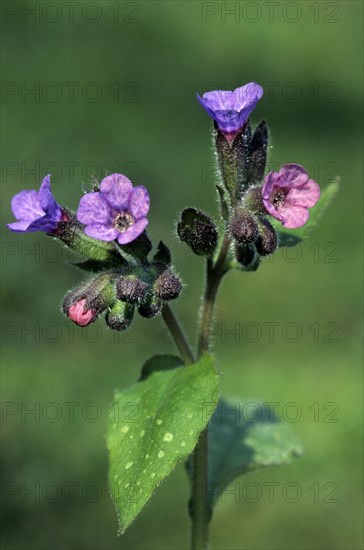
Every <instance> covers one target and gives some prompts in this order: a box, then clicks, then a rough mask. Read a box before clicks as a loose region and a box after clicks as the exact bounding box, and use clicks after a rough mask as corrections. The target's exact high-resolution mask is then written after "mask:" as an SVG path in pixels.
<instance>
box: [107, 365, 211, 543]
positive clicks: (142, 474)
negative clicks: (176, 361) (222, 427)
mask: <svg viewBox="0 0 364 550" xmlns="http://www.w3.org/2000/svg"><path fill="white" fill-rule="evenodd" d="M154 369H155V365H154ZM218 392H219V378H218V375H217V373H216V370H215V366H214V363H213V359H212V358H211V356H209V355H205V356H204V357H202V358H201V360H200V361H198V363H195V364H194V365H190V366H187V367H182V368H174V369H172V370H160V371H158V370H157V371H156V370H155V371H154V372H152V374H150V376H148V378H146V379H145V380H143V381H140V382H137V383H136V384H134V385H133V386H132V387H131V388H129V389H127V390H124V391H122V392H117V393H116V394H115V401H114V404H113V406H112V408H111V413H110V424H109V432H108V438H107V444H108V449H109V462H110V468H109V486H110V489H111V494H112V497H113V499H114V501H115V504H116V508H117V510H118V515H119V523H120V531H121V532H124V531H125V530H126V529H127V527H128V526H129V525H130V524H131V522H132V521H133V520H134V519H135V517H136V516H137V515H138V513H139V512H140V510H141V509H142V508H143V506H144V505H145V504H146V502H147V501H148V499H149V498H150V497H151V496H152V494H153V491H154V490H155V488H156V487H157V485H158V484H159V483H160V482H161V481H162V480H163V479H164V478H165V477H166V476H168V474H169V473H170V472H171V471H172V470H173V468H174V467H175V465H176V463H177V462H178V461H179V460H182V459H185V458H186V457H187V456H188V455H189V454H190V453H191V452H192V451H193V449H194V447H195V446H196V444H197V440H198V436H199V434H200V432H201V431H202V430H203V428H204V427H205V426H206V424H207V422H208V420H209V418H210V416H211V413H212V411H213V410H214V408H215V407H216V404H217V401H218Z"/></svg>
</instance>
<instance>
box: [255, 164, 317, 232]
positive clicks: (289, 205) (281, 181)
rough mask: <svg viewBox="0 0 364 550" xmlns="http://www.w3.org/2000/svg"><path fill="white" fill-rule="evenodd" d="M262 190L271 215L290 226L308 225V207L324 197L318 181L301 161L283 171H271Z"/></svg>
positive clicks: (267, 209)
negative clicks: (309, 173) (312, 178)
mask: <svg viewBox="0 0 364 550" xmlns="http://www.w3.org/2000/svg"><path fill="white" fill-rule="evenodd" d="M262 193H263V204H264V207H265V209H266V211H267V212H268V214H270V215H271V216H273V218H276V219H277V220H279V221H280V222H282V224H283V225H284V227H287V228H289V229H294V228H295V227H301V226H302V225H305V223H306V222H307V220H308V218H309V212H308V208H312V206H314V205H315V204H316V203H317V201H318V200H319V198H320V188H319V186H318V184H317V183H316V182H315V181H314V180H311V179H309V177H308V174H307V172H306V170H305V169H304V168H303V167H302V166H300V165H299V164H285V165H284V166H282V168H281V169H280V170H279V172H270V173H269V174H268V175H267V176H266V177H265V178H264V185H263V189H262Z"/></svg>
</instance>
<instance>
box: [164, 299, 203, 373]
mask: <svg viewBox="0 0 364 550" xmlns="http://www.w3.org/2000/svg"><path fill="white" fill-rule="evenodd" d="M162 317H163V319H164V322H165V323H166V325H167V327H168V329H169V332H170V333H171V335H172V338H173V340H174V342H175V344H176V347H177V349H178V351H179V353H180V355H181V359H182V360H183V362H184V363H185V364H186V365H191V364H192V363H194V362H195V358H194V356H193V353H192V351H191V348H190V345H189V343H188V341H187V338H186V336H185V333H184V332H183V330H182V327H181V325H180V324H179V322H178V320H177V318H176V316H175V315H174V313H173V311H172V309H171V308H170V306H169V305H168V304H166V303H165V304H164V306H163V309H162Z"/></svg>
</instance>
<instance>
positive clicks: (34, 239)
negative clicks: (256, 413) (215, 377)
mask: <svg viewBox="0 0 364 550" xmlns="http://www.w3.org/2000/svg"><path fill="white" fill-rule="evenodd" d="M72 6H73V7H72ZM2 7H3V17H2V21H3V22H2V36H3V51H2V69H3V89H2V91H3V100H2V101H3V103H2V111H3V117H2V141H3V145H2V201H1V202H2V205H1V207H2V211H3V221H4V223H5V222H9V221H11V220H12V216H11V212H10V208H9V203H10V199H11V196H12V195H13V194H15V193H17V192H19V191H20V190H22V189H23V188H28V189H29V188H30V189H31V188H38V186H39V183H40V180H41V177H42V176H43V175H45V174H47V173H49V172H50V173H51V174H52V181H53V190H54V194H55V196H56V198H57V200H58V202H60V203H61V204H66V205H68V206H69V207H71V208H76V207H77V204H78V200H79V197H80V192H81V186H82V185H83V184H85V183H86V182H87V181H88V180H89V179H90V177H92V175H94V174H96V175H97V176H103V175H105V174H106V173H108V172H113V171H119V172H122V173H125V174H126V175H128V176H129V177H131V178H132V179H133V181H134V182H135V183H140V184H141V183H142V184H144V185H146V186H147V187H148V189H149V191H150V195H151V205H152V207H151V212H150V216H149V219H150V226H149V227H150V233H151V235H152V237H153V238H154V239H155V241H157V240H158V239H160V238H163V240H165V241H166V242H167V243H168V244H169V245H170V246H171V248H172V251H173V256H174V260H175V265H176V266H177V269H178V270H179V272H180V274H181V275H182V276H183V280H184V282H185V290H184V293H183V297H182V298H181V299H180V300H179V301H178V303H177V304H176V305H175V309H176V312H177V314H178V316H179V317H180V319H181V321H182V322H183V323H184V325H185V326H186V328H187V330H188V332H189V334H190V338H191V341H192V342H195V340H196V320H197V314H198V313H197V309H198V304H199V296H200V292H201V288H202V273H203V267H202V262H201V261H200V259H198V258H195V257H192V255H191V254H190V252H189V251H188V249H187V248H186V247H185V246H184V245H179V244H178V241H177V238H176V236H175V229H174V228H175V223H176V219H177V216H178V212H179V211H181V209H183V208H184V207H186V206H197V207H200V208H202V209H204V210H206V211H207V212H210V213H211V214H214V215H215V214H216V212H217V205H216V199H215V194H214V183H215V182H216V178H215V176H214V170H213V155H212V148H211V140H210V136H209V131H210V127H211V121H210V120H209V119H208V117H207V115H206V114H205V112H204V111H203V110H202V108H201V107H200V106H199V104H198V103H197V101H196V99H195V93H196V91H198V92H200V93H201V92H204V91H207V90H212V89H217V88H223V89H233V88H234V87H237V86H239V85H241V84H244V83H246V82H250V81H256V82H258V83H260V84H261V85H263V87H264V88H265V95H264V96H263V99H262V100H261V101H260V103H259V105H258V106H257V108H256V110H255V111H254V113H253V117H252V119H253V123H254V124H256V123H258V122H259V121H260V120H261V119H262V118H265V119H266V120H267V121H268V122H269V124H270V128H271V145H272V148H271V150H270V165H271V167H278V166H280V165H281V164H283V163H285V162H298V163H301V164H303V165H304V166H305V167H307V168H308V169H309V171H310V174H311V175H312V177H315V178H316V179H317V180H318V181H319V182H320V184H321V185H322V187H325V185H328V184H329V183H330V181H332V180H333V178H334V177H335V175H336V174H340V176H341V179H342V188H341V191H340V193H339V195H338V196H337V198H336V200H335V202H334V203H333V204H332V206H331V208H330V211H329V212H328V213H327V214H326V215H325V218H324V219H323V220H322V222H321V224H320V225H319V227H318V228H317V229H315V231H314V232H313V233H312V236H311V239H310V241H309V242H307V243H305V244H304V245H303V246H301V247H300V248H299V249H297V250H296V252H295V251H293V249H291V250H290V251H289V252H288V255H287V254H284V253H282V251H278V252H277V254H276V255H275V257H274V260H270V261H265V262H264V263H263V264H262V265H261V267H260V269H259V270H258V272H257V273H254V274H242V273H238V272H234V273H231V274H230V275H229V278H228V280H225V284H224V285H223V287H222V290H221V294H220V296H219V302H218V308H217V312H216V322H217V325H216V335H215V338H214V352H215V353H216V355H217V357H218V362H219V366H220V370H221V373H222V376H223V382H222V389H223V392H224V394H225V395H227V396H229V395H233V396H239V395H241V396H245V397H248V398H249V397H250V398H252V399H253V398H254V399H261V400H263V401H266V402H275V403H277V405H276V411H277V412H278V413H279V414H283V415H284V416H285V419H286V421H291V423H292V428H293V429H294V430H295V432H296V433H297V435H298V436H299V437H300V438H301V440H302V442H303V445H304V447H305V454H304V455H303V456H302V457H301V458H299V459H297V460H295V461H294V462H293V463H292V464H291V465H290V466H286V467H281V468H275V469H274V468H271V469H267V470H264V471H260V472H258V473H256V474H249V475H247V476H245V477H241V478H239V480H238V481H239V483H240V484H241V486H243V485H244V483H247V482H254V483H256V484H258V486H259V487H260V489H261V491H262V496H261V498H259V499H258V502H249V501H248V500H249V497H248V498H242V497H241V498H240V499H239V502H235V497H234V496H232V495H228V496H227V497H226V502H220V503H219V505H218V507H217V509H216V512H215V516H214V521H213V524H212V532H211V539H212V546H213V547H214V548H221V549H237V548H239V549H242V548H244V549H267V550H270V549H276V548H280V549H287V550H288V549H289V550H292V549H297V550H298V549H317V550H323V549H325V550H326V549H340V550H341V549H345V550H349V549H353V550H354V549H355V550H357V549H359V548H362V537H361V527H362V518H361V511H362V499H361V475H362V459H361V454H360V453H361V418H362V411H361V400H362V386H361V341H362V338H361V326H360V321H361V282H362V277H361V274H362V272H361V266H362V264H361V250H362V243H361V242H360V238H361V232H360V226H361V216H362V212H361V207H360V201H359V194H360V193H361V188H362V181H363V174H362V142H361V113H362V95H361V84H362V79H361V78H360V75H362V54H361V42H362V33H363V31H362V16H363V14H362V3H361V2H359V1H358V2H355V1H343V2H310V1H301V2H273V3H271V2H263V3H261V2H259V3H258V2H226V3H224V2H223V3H220V2H193V1H184V2H183V1H182V2H180V1H173V2H159V1H146V2H144V1H142V2H117V1H113V2H108V1H104V2H70V3H64V2H20V3H14V2H4V3H3V6H2ZM229 10H230V11H229ZM30 90H34V93H31V92H30ZM3 227H4V225H3ZM2 239H3V241H2V270H3V278H2V280H3V289H2V348H3V349H2V382H3V384H2V392H3V394H2V399H3V401H4V409H3V422H2V436H3V456H2V461H3V495H2V508H3V517H4V520H5V524H4V527H5V528H4V529H3V539H2V544H3V547H4V548H6V549H24V550H25V549H27V550H28V549H36V550H43V549H46V548H54V549H57V550H60V549H86V548H87V549H95V550H96V549H105V550H106V549H107V550H111V549H146V550H147V549H156V548H161V549H172V548H174V549H182V548H187V547H188V544H189V518H188V515H187V511H186V502H187V499H188V492H189V491H188V486H187V479H186V475H185V472H184V468H183V465H181V464H180V465H179V466H178V467H177V468H176V470H175V472H174V473H173V474H172V475H171V476H170V478H169V479H168V480H167V481H166V482H165V483H164V484H162V485H161V486H160V487H159V488H158V490H157V491H156V493H155V495H154V496H153V498H152V499H151V501H150V502H149V504H148V506H147V507H146V509H145V510H144V511H143V512H142V513H141V515H140V516H139V517H138V519H137V520H136V521H135V523H134V524H133V525H132V527H131V528H130V529H129V531H128V532H127V533H126V534H125V535H123V536H122V537H121V538H118V537H117V536H116V531H117V520H116V514H115V511H114V508H113V504H112V502H111V499H110V498H109V496H108V494H107V484H106V474H107V455H106V446H105V439H104V434H105V431H106V425H107V408H108V405H109V404H110V403H111V401H112V394H113V391H114V389H116V388H118V389H121V388H124V387H126V386H128V385H130V384H131V383H133V382H134V381H135V380H136V379H137V378H138V374H139V369H140V367H141V365H142V364H143V362H144V361H145V360H146V359H147V358H149V357H150V356H151V355H152V354H154V353H156V352H166V353H168V352H172V351H173V343H172V342H171V340H170V338H169V336H168V335H167V334H166V331H165V328H164V326H163V324H162V321H161V319H155V320H152V321H145V320H142V319H141V318H140V317H138V318H136V322H135V327H134V330H133V332H132V333H126V334H122V335H120V336H117V337H115V335H114V334H113V333H111V332H108V331H107V330H106V329H105V327H104V324H103V322H102V320H100V321H98V323H97V324H96V325H94V326H91V327H89V329H86V331H83V330H81V329H78V328H77V327H73V326H70V325H71V324H70V323H69V322H68V321H66V319H65V318H63V316H62V314H61V312H60V305H61V303H62V297H63V295H64V294H65V292H66V291H67V290H68V289H69V288H71V287H72V286H73V285H76V284H77V283H78V281H80V280H82V277H83V274H82V273H81V272H78V271H77V270H76V269H73V268H71V267H69V266H68V265H67V262H69V261H70V260H72V256H70V254H69V253H67V251H61V247H59V245H58V243H56V242H53V241H51V240H50V239H48V238H47V237H46V236H45V235H44V234H29V235H21V234H12V233H10V232H7V231H5V230H3V231H2ZM296 253H297V256H296ZM272 322H274V323H276V325H275V327H276V328H275V334H274V338H269V333H268V329H269V325H267V323H272ZM236 323H237V324H238V325H236ZM246 323H253V324H252V325H249V326H247V325H246ZM270 326H272V325H270ZM257 327H258V328H257ZM234 328H237V329H238V330H239V335H238V336H235V337H234V336H233V335H229V334H227V333H226V330H232V329H234ZM256 331H258V332H256ZM259 331H261V333H259ZM297 331H298V332H297ZM254 340H256V341H254ZM290 403H293V404H294V405H293V406H292V408H289V407H290V406H289V404H290ZM72 409H73V414H72ZM30 410H35V413H34V414H31V413H30V412H29V411H30ZM27 411H28V413H27ZM295 411H298V413H297V414H298V418H297V421H296V422H292V419H294V418H295ZM289 482H290V483H293V484H295V486H298V487H299V488H300V490H301V493H302V494H301V496H300V498H299V499H298V501H297V502H290V497H291V500H292V495H291V494H290V493H289V492H288V493H287V487H286V488H285V484H286V483H289ZM271 483H276V485H275V487H276V489H275V494H274V498H273V499H272V498H269V494H268V485H267V484H271ZM32 490H33V491H34V492H33V493H32V492H31V491H32ZM72 492H73V493H74V496H73V498H72ZM287 494H288V498H287ZM292 494H293V493H292ZM70 495H71V497H70ZM250 500H251V499H250Z"/></svg>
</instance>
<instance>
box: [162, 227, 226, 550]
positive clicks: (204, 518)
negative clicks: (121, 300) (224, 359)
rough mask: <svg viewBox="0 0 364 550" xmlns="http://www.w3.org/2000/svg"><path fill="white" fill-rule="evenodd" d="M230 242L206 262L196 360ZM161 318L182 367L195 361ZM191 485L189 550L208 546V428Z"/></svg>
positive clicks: (168, 317)
mask: <svg viewBox="0 0 364 550" xmlns="http://www.w3.org/2000/svg"><path fill="white" fill-rule="evenodd" d="M229 245H230V239H229V237H228V236H225V238H224V241H223V243H222V245H221V249H220V253H219V256H218V258H217V260H216V263H215V264H214V263H213V261H212V259H211V258H208V259H207V261H206V287H205V293H204V298H203V304H202V313H201V325H200V331H199V340H198V359H199V358H200V357H201V356H202V355H203V354H204V353H205V352H206V351H208V349H209V345H210V342H209V334H210V331H209V327H210V325H211V322H212V318H213V314H214V306H215V301H216V296H217V291H218V289H219V285H220V282H221V280H222V278H223V276H224V275H225V273H226V272H227V271H228V267H227V266H226V257H227V254H228V251H229ZM162 316H163V319H164V321H165V323H166V325H167V327H168V329H169V331H170V333H171V335H172V337H173V339H174V341H175V344H176V346H177V348H178V351H179V353H180V355H181V358H182V359H183V361H184V363H185V364H186V365H191V364H192V363H194V362H195V359H194V356H193V353H192V351H191V348H190V346H189V343H188V341H187V338H186V336H185V334H184V332H183V330H182V328H181V326H180V324H179V322H178V320H177V319H176V317H175V315H174V313H173V311H172V310H171V308H170V306H169V305H168V304H164V306H163V309H162ZM192 460H193V482H192V496H191V515H192V538H191V548H192V550H205V549H206V548H208V545H209V522H210V515H211V514H210V510H209V507H208V501H207V495H206V488H207V483H208V427H207V426H206V428H205V430H204V431H203V432H202V433H201V435H200V438H199V441H198V444H197V447H196V449H195V451H194V453H193V457H192Z"/></svg>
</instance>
